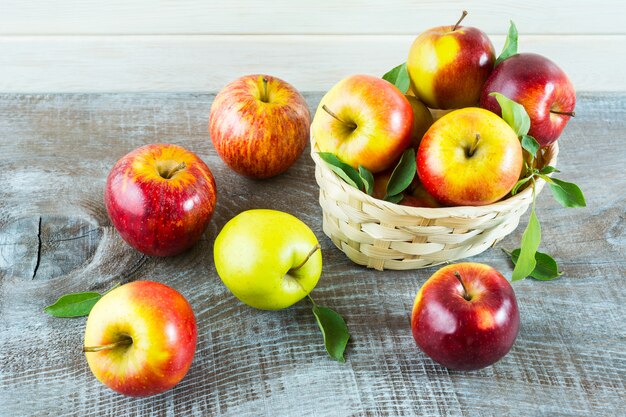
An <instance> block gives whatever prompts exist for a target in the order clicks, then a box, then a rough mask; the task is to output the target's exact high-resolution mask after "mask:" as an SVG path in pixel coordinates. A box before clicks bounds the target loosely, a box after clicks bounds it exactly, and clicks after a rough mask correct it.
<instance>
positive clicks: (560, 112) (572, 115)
mask: <svg viewBox="0 0 626 417" xmlns="http://www.w3.org/2000/svg"><path fill="white" fill-rule="evenodd" d="M550 113H554V114H562V115H563V116H569V117H576V112H573V111H558V110H550Z"/></svg>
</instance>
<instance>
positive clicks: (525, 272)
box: [511, 204, 541, 281]
mask: <svg viewBox="0 0 626 417" xmlns="http://www.w3.org/2000/svg"><path fill="white" fill-rule="evenodd" d="M539 242H541V226H540V225H539V220H538V219H537V215H536V214H535V207H534V204H533V208H532V211H531V212H530V219H529V220H528V226H526V230H524V234H523V235H522V244H521V251H520V255H519V258H518V260H517V263H516V264H515V268H514V269H513V276H512V277H511V281H519V280H520V279H524V278H526V277H527V276H529V275H530V274H531V272H533V270H534V269H535V265H536V264H537V261H536V260H535V253H536V252H537V248H539Z"/></svg>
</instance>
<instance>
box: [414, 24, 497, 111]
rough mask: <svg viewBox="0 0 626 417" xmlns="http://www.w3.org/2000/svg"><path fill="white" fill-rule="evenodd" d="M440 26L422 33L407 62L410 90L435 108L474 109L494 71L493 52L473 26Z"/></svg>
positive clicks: (488, 41) (483, 35) (482, 35)
mask: <svg viewBox="0 0 626 417" xmlns="http://www.w3.org/2000/svg"><path fill="white" fill-rule="evenodd" d="M466 15H467V12H463V16H462V17H461V19H460V20H459V21H458V22H457V23H456V25H453V26H439V27H435V28H432V29H429V30H427V31H424V32H422V33H421V34H420V35H419V36H418V37H417V38H416V39H415V41H414V42H413V45H412V46H411V49H410V50H409V57H408V59H407V63H406V65H407V70H408V72H409V78H410V80H411V89H412V90H413V91H414V92H415V95H416V96H417V98H419V99H420V100H422V101H423V102H424V103H425V104H426V105H427V106H428V107H431V108H434V109H459V108H462V107H468V106H476V105H478V101H479V100H480V93H481V91H482V88H483V84H484V83H485V81H486V80H487V77H489V74H490V73H491V71H492V70H493V65H494V62H495V51H494V49H493V45H492V44H491V41H490V40H489V38H488V37H487V35H486V34H485V33H484V32H482V31H481V30H479V29H476V28H473V27H464V26H460V25H459V23H460V22H461V20H463V18H464V17H465V16H466Z"/></svg>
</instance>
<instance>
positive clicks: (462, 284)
mask: <svg viewBox="0 0 626 417" xmlns="http://www.w3.org/2000/svg"><path fill="white" fill-rule="evenodd" d="M454 276H455V277H456V279H458V280H459V282H460V283H461V286H462V287H463V298H465V299H466V300H467V301H470V300H471V299H472V297H470V295H469V293H468V292H467V288H465V283H464V282H463V280H462V279H461V274H459V271H454Z"/></svg>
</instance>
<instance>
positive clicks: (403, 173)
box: [385, 148, 417, 200]
mask: <svg viewBox="0 0 626 417" xmlns="http://www.w3.org/2000/svg"><path fill="white" fill-rule="evenodd" d="M416 172H417V166H416V164H415V150H414V149H413V148H409V149H407V150H406V151H404V152H403V153H402V156H401V157H400V161H399V162H398V165H396V167H395V168H394V170H393V172H392V173H391V177H390V178H389V182H388V183H387V192H386V196H385V200H386V199H387V196H392V195H396V194H400V193H401V192H402V191H404V190H406V188H407V187H408V186H409V185H410V184H411V182H412V181H413V178H415V173H416Z"/></svg>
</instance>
